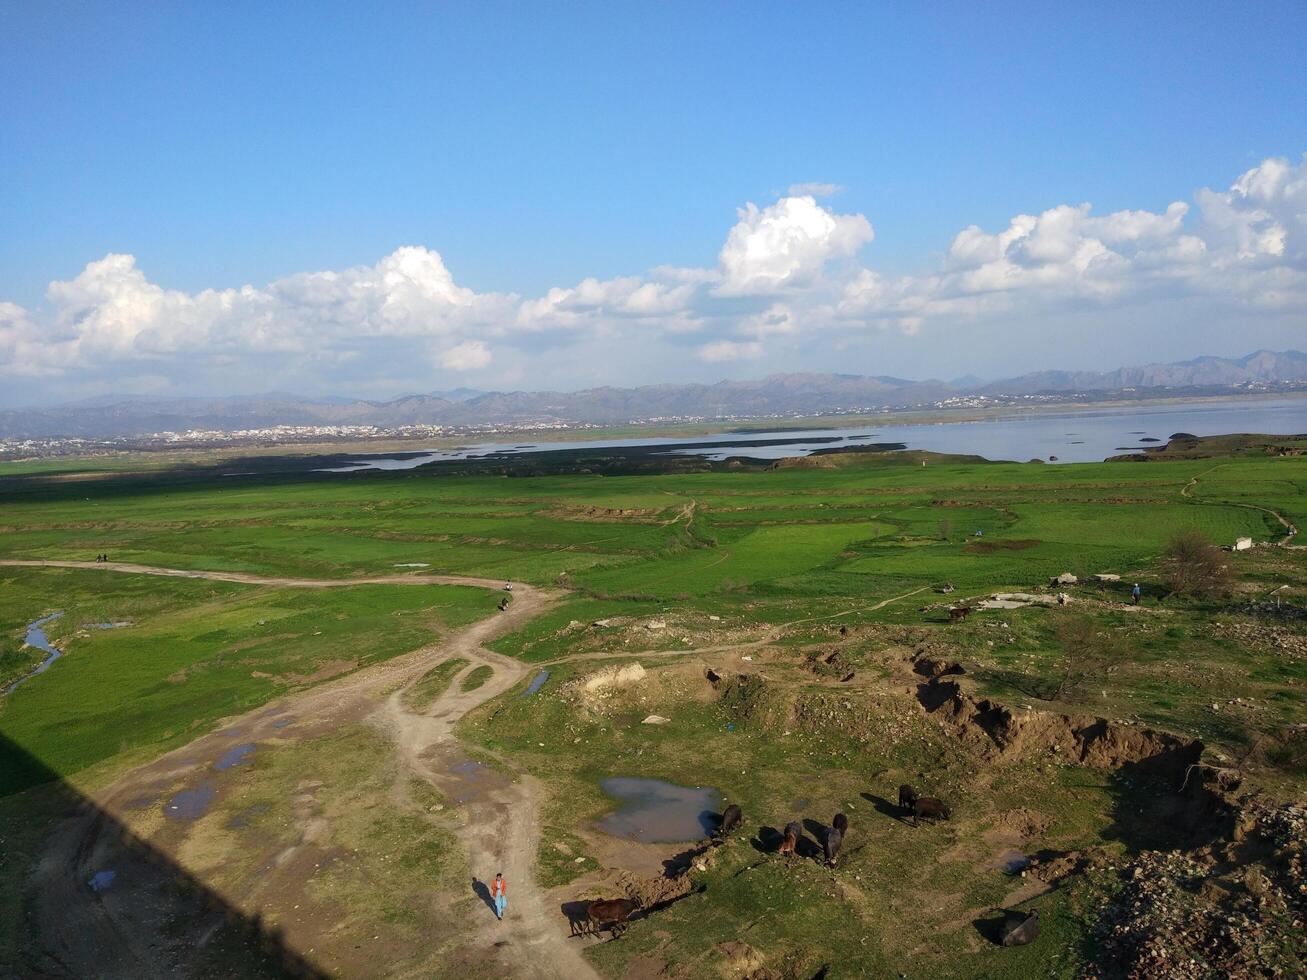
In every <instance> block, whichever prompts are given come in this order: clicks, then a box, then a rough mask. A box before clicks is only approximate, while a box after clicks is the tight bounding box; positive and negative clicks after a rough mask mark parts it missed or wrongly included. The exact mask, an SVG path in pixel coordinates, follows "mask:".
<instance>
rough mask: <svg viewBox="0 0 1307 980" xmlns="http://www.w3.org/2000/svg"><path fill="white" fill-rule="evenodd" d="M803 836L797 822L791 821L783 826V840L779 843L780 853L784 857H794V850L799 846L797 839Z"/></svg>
mask: <svg viewBox="0 0 1307 980" xmlns="http://www.w3.org/2000/svg"><path fill="white" fill-rule="evenodd" d="M802 836H803V828H802V827H800V826H799V821H797V820H792V821H790V822H789V823H787V824H786V825H785V839H784V840H783V841H781V846H780V853H781V854H783V855H784V856H785V857H794V850H795V848H797V847H798V846H799V838H800V837H802Z"/></svg>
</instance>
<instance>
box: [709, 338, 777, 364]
mask: <svg viewBox="0 0 1307 980" xmlns="http://www.w3.org/2000/svg"><path fill="white" fill-rule="evenodd" d="M761 356H762V344H759V343H757V342H756V341H748V342H744V343H739V342H736V341H732V340H717V341H714V342H713V343H711V344H704V345H703V346H702V347H700V348H699V360H701V361H708V362H709V363H712V364H719V363H721V362H723V361H746V360H755V359H756V358H759V357H761Z"/></svg>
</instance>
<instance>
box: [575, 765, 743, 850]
mask: <svg viewBox="0 0 1307 980" xmlns="http://www.w3.org/2000/svg"><path fill="white" fill-rule="evenodd" d="M599 785H600V788H601V789H602V790H603V791H604V792H605V793H607V794H608V795H609V796H611V797H614V798H615V799H617V800H620V801H621V802H622V806H621V807H620V808H619V809H618V810H616V811H615V812H613V813H610V814H608V815H607V816H605V817H603V818H602V819H600V820H599V829H600V830H602V831H604V832H605V833H607V834H611V835H612V836H614V837H625V838H626V839H628V840H635V841H640V842H642V843H646V844H666V843H685V842H689V841H697V840H702V839H703V838H704V837H707V836H708V835H709V834H711V833H712V832H713V830H714V829H715V828H716V827H717V819H718V814H719V813H720V812H721V807H722V796H721V794H720V793H719V792H717V790H715V789H713V788H712V787H710V786H696V787H690V786H677V785H676V784H675V783H668V782H664V781H663V780H661V779H639V778H635V777H629V776H616V777H613V778H611V779H605V780H604V781H603V782H602V783H600V784H599Z"/></svg>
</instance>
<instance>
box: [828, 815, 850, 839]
mask: <svg viewBox="0 0 1307 980" xmlns="http://www.w3.org/2000/svg"><path fill="white" fill-rule="evenodd" d="M830 825H831V826H832V827H834V828H835V829H836V830H838V831H839V832H840V836H841V837H843V836H845V835H846V834H848V832H849V818H848V817H846V816H845V815H844V814H842V813H837V814H835V819H834V820H832V821H831V822H830Z"/></svg>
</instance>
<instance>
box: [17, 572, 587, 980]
mask: <svg viewBox="0 0 1307 980" xmlns="http://www.w3.org/2000/svg"><path fill="white" fill-rule="evenodd" d="M0 565H6V566H11V567H12V566H19V567H22V566H55V567H64V568H90V569H98V570H102V571H106V572H119V573H132V574H142V575H165V576H175V577H183V578H201V579H213V580H216V581H227V582H241V583H244V584H249V585H262V586H269V587H276V588H328V587H339V586H348V585H360V584H393V585H406V584H411V585H424V584H442V585H443V584H452V585H470V586H478V587H483V588H495V589H498V588H500V587H502V584H503V583H502V582H501V581H500V580H489V579H480V578H464V577H458V576H445V575H404V576H394V577H385V578H366V579H343V580H312V579H298V578H288V577H287V578H283V577H273V576H258V575H247V574H243V573H235V572H203V571H194V570H177V569H167V568H153V567H147V566H140V565H130V564H123V563H117V562H109V563H105V562H64V561H49V562H45V561H14V560H3V561H0ZM555 599H556V597H555V596H554V595H553V594H552V593H549V592H546V591H543V590H540V589H535V588H532V587H530V586H526V585H516V586H515V588H514V592H513V601H512V604H511V605H510V606H509V607H508V609H507V611H505V612H502V613H498V614H495V615H493V616H491V617H488V618H486V619H483V620H481V621H479V622H477V623H474V624H473V625H471V626H469V627H467V628H465V629H463V630H460V631H458V632H456V633H453V634H451V635H449V636H447V637H444V638H442V639H441V641H440V642H438V643H435V644H432V645H431V646H428V647H424V648H422V649H420V650H416V651H414V652H412V653H409V654H406V655H404V656H401V657H397V658H394V659H392V660H390V661H387V662H386V663H384V664H379V665H377V666H375V667H372V668H368V669H365V670H361V671H358V672H356V673H354V674H350V675H347V676H345V677H343V678H341V679H339V680H337V681H334V682H330V683H326V684H323V685H321V686H318V687H315V688H311V689H309V690H307V691H305V692H302V693H300V694H296V695H292V696H289V697H286V698H282V699H280V700H279V701H278V702H277V703H276V705H275V707H273V708H271V709H270V708H269V706H267V705H265V706H263V707H260V708H258V709H256V710H254V711H251V712H249V713H247V714H245V715H242V716H239V717H236V718H231V719H226V720H225V721H224V722H223V723H222V724H221V726H220V727H219V729H218V730H217V731H215V732H213V733H211V734H208V735H205V736H203V737H201V738H199V739H196V740H195V741H193V742H191V743H189V744H188V745H186V746H184V747H183V748H180V749H177V750H175V751H173V752H169V753H167V754H166V755H164V756H163V757H161V758H160V759H158V760H156V761H154V762H152V763H150V764H149V765H146V766H142V767H140V768H138V769H136V770H133V771H131V772H128V773H126V774H124V775H122V776H120V777H119V778H118V779H116V780H115V781H114V783H113V784H112V785H110V786H109V787H107V788H106V789H105V790H103V791H101V792H97V793H95V794H94V798H93V800H92V801H91V803H90V805H85V806H83V807H81V808H80V810H79V812H78V813H77V814H76V815H75V816H73V817H71V818H70V819H68V820H66V821H65V822H64V823H63V824H61V825H60V826H59V828H58V829H57V830H56V832H55V833H54V834H53V835H52V837H51V839H50V841H49V843H48V845H47V848H46V851H45V853H44V854H43V856H42V859H41V861H40V863H39V866H38V868H37V870H36V872H35V874H34V878H33V885H34V893H35V900H36V911H37V916H36V919H37V921H38V922H39V924H40V928H41V935H40V942H39V946H40V950H41V969H42V972H48V973H49V974H50V975H55V976H99V977H124V978H126V977H133V978H138V977H185V976H194V975H196V971H194V970H193V969H191V968H190V963H189V960H188V955H187V954H188V950H189V949H190V948H192V947H190V946H188V943H191V942H207V937H208V936H210V935H212V934H214V933H216V932H217V931H218V929H219V927H220V925H221V922H220V917H219V918H214V920H213V922H212V923H211V924H208V923H206V922H205V921H202V917H197V918H196V920H195V921H193V922H190V923H188V927H187V928H183V929H182V930H181V931H180V933H179V932H178V929H179V927H178V924H177V922H176V918H177V916H176V910H175V907H174V906H172V905H167V903H162V904H161V902H160V900H159V898H158V896H157V894H155V893H156V892H158V891H160V890H162V889H163V888H164V887H167V888H175V883H174V882H171V881H170V882H165V883H163V884H161V885H158V887H153V888H152V890H151V891H150V892H149V893H148V894H146V893H143V889H142V888H140V887H138V888H132V887H129V886H128V885H127V884H124V885H122V886H115V887H113V888H109V889H107V890H105V891H104V892H103V893H98V892H96V891H94V890H93V889H90V888H88V887H87V882H88V880H90V879H92V878H93V876H94V875H95V874H96V872H97V869H100V868H105V867H111V866H112V867H117V868H119V869H122V868H125V867H131V866H132V865H133V862H134V861H135V862H137V863H139V862H140V861H141V857H140V851H141V848H140V847H139V846H137V845H135V842H133V841H132V840H130V835H124V834H123V831H122V828H123V827H124V826H126V825H128V824H129V823H130V822H131V821H132V819H133V818H135V819H136V820H139V819H140V805H139V801H140V800H141V799H142V798H143V797H149V796H151V794H157V793H158V789H159V787H160V786H164V785H177V784H178V780H187V779H190V780H192V782H194V781H195V780H197V779H199V778H200V775H197V773H208V772H211V771H212V760H214V759H216V758H221V757H222V754H223V753H224V752H228V751H230V750H231V748H232V746H233V745H234V744H237V743H241V744H251V743H257V744H258V745H260V746H261V747H266V748H267V750H268V751H276V746H277V745H278V744H285V742H286V740H287V739H288V738H305V737H312V736H313V735H314V734H321V733H323V732H330V731H335V730H339V729H340V728H342V727H343V726H345V725H350V724H356V723H358V722H367V723H371V724H374V725H377V726H379V727H381V728H382V729H383V730H384V731H386V732H387V733H388V734H389V735H390V736H391V740H392V744H393V747H394V751H395V753H396V757H397V759H398V760H399V761H400V763H401V765H400V767H399V773H400V776H399V778H397V779H396V781H395V782H396V787H397V788H400V787H401V786H402V784H406V783H407V782H408V781H409V780H410V778H411V777H412V776H415V775H416V776H417V777H419V778H422V779H425V780H427V781H428V782H430V783H431V784H432V785H434V786H435V787H436V788H437V789H438V790H441V791H442V792H443V793H445V794H446V796H447V798H455V799H457V798H458V797H457V789H458V785H457V784H458V783H459V781H460V778H461V777H460V776H459V775H458V773H457V770H458V769H459V765H458V763H459V760H462V759H465V758H466V755H465V752H464V750H463V749H462V748H461V747H460V744H459V742H458V740H457V739H456V738H455V737H454V734H453V729H454V725H455V724H456V722H457V721H458V720H459V719H460V718H461V717H463V715H465V714H466V713H467V712H468V711H470V710H472V709H473V708H476V707H477V706H479V705H481V704H483V703H485V702H486V701H488V700H490V699H491V698H494V697H496V696H497V695H499V694H502V693H503V692H504V691H506V690H508V689H509V688H511V687H512V686H513V685H514V684H516V683H517V682H518V681H519V680H521V679H522V678H523V676H524V675H525V674H526V673H527V672H528V670H529V668H527V667H526V666H524V665H523V664H521V663H519V662H517V661H515V660H512V659H510V658H508V657H504V656H501V655H499V654H496V653H494V652H492V651H490V650H488V649H487V648H486V647H485V644H486V643H487V642H489V641H490V640H492V639H494V638H495V637H497V636H500V635H503V634H505V633H508V632H511V631H513V630H515V629H518V628H520V627H521V626H522V625H523V624H524V623H525V622H526V621H527V620H529V619H531V618H533V617H535V616H537V615H539V614H540V613H541V612H542V611H544V610H545V609H547V608H548V607H549V606H550V605H551V604H552V603H553V602H554V601H555ZM453 657H458V658H462V659H465V660H467V661H468V662H469V663H468V666H467V667H465V668H463V670H462V671H461V672H460V673H459V675H457V676H456V677H455V678H454V682H453V683H451V684H450V685H449V688H448V690H446V692H445V693H444V694H442V695H441V696H440V697H439V698H438V699H437V700H436V701H435V702H434V704H432V705H431V706H430V707H429V708H427V709H426V710H425V711H422V712H420V713H418V712H414V711H411V710H409V709H408V708H407V707H406V706H405V704H404V699H403V693H404V691H405V690H406V689H407V688H408V687H409V686H411V685H412V684H414V683H416V682H417V681H418V680H419V679H420V678H421V677H422V676H423V674H424V673H426V672H427V671H428V670H430V669H431V667H433V666H434V665H436V664H438V663H440V662H441V661H444V660H446V659H449V658H453ZM480 665H485V666H488V667H490V668H491V669H492V670H493V671H494V673H493V676H492V677H491V678H490V680H489V681H487V682H486V683H485V684H483V685H482V686H480V687H478V688H477V689H475V690H473V691H463V690H462V689H461V685H460V684H459V679H460V678H461V677H462V676H463V675H464V674H466V673H467V672H469V671H471V670H472V669H474V668H475V667H477V666H480ZM291 715H293V716H294V718H295V719H296V724H295V727H294V732H296V733H299V734H296V735H288V734H287V732H289V731H290V729H283V728H282V724H283V722H281V721H280V720H279V719H282V718H285V717H288V716H291ZM261 750H262V748H261ZM540 799H541V797H540V787H539V786H538V785H537V784H536V783H535V782H534V781H533V780H531V779H530V778H529V777H526V776H522V775H519V776H517V777H516V778H513V779H509V778H507V777H504V778H499V779H492V780H488V781H486V782H485V783H484V785H482V786H481V787H480V790H479V792H478V794H476V796H475V797H474V798H471V799H469V800H467V802H466V803H465V804H464V805H463V807H462V810H463V812H462V813H461V815H460V816H461V819H460V822H459V827H458V829H457V831H456V832H457V834H458V837H459V839H460V841H461V843H462V844H463V846H464V847H465V848H466V851H467V856H468V860H469V864H470V866H471V869H472V871H473V873H474V874H475V875H477V876H478V877H479V878H480V879H481V880H483V881H488V880H490V879H492V878H493V877H494V875H495V873H496V872H499V871H502V872H503V873H504V875H505V877H506V879H507V880H508V881H509V882H510V895H509V899H510V905H509V913H508V916H507V921H506V922H505V923H504V924H500V923H499V922H497V921H496V920H495V918H494V917H493V915H491V914H489V910H488V909H485V908H479V909H477V914H476V915H474V916H472V919H471V921H470V922H468V923H467V927H466V929H465V931H464V932H463V936H462V938H461V940H460V948H459V958H460V960H463V959H465V960H466V961H467V962H468V963H469V964H471V963H475V964H477V968H478V972H482V971H488V972H492V973H494V974H495V975H499V976H523V977H528V976H529V977H541V978H560V980H562V978H565V980H584V978H591V977H597V974H596V973H595V972H594V971H593V970H592V969H591V968H590V966H589V965H588V963H587V962H586V961H585V960H584V958H583V957H582V956H581V952H580V945H579V944H578V943H577V942H576V941H569V940H568V932H567V922H566V920H565V919H563V918H562V916H561V914H560V911H559V909H558V908H557V907H556V906H554V907H552V908H551V907H550V906H549V905H548V904H547V903H546V899H545V896H544V894H543V893H542V892H541V890H540V889H539V888H538V887H537V886H536V883H535V866H536V850H537V844H538V821H537V814H538V811H539V807H540ZM133 811H135V813H134V812H133ZM317 819H319V818H315V817H313V816H312V814H311V813H310V812H308V811H307V810H306V813H305V816H304V826H303V827H302V828H301V844H300V845H296V847H302V848H304V849H307V848H308V847H309V845H311V844H312V843H313V841H314V836H315V833H317V832H318V831H317V829H315V826H314V821H315V820H317ZM149 846H150V847H151V848H153V849H156V850H158V851H159V852H161V854H162V858H163V861H164V862H166V863H168V864H167V866H168V867H169V868H170V869H171V870H172V871H174V873H176V874H177V876H178V877H180V878H183V879H184V878H186V877H187V873H186V870H185V869H186V860H185V855H186V854H187V853H192V852H193V850H194V848H195V846H196V842H195V841H194V840H191V839H188V838H187V837H186V832H185V830H184V829H180V826H179V825H177V826H174V825H165V827H164V831H163V832H161V833H156V834H155V835H153V836H152V837H150V839H149ZM296 847H292V848H290V849H289V851H283V852H281V853H279V854H277V855H276V860H275V862H274V863H273V864H271V865H270V867H269V868H268V869H267V874H266V875H264V876H263V877H261V878H260V879H259V880H257V881H255V882H252V883H251V884H250V885H249V890H248V892H247V893H246V894H244V895H240V896H231V897H230V898H227V897H226V896H221V897H222V898H223V899H224V901H227V902H229V903H230V904H231V905H233V906H236V905H239V906H240V907H241V908H243V909H245V910H246V911H248V907H249V906H251V905H253V906H256V907H257V908H258V914H260V915H262V914H264V912H265V911H270V910H269V909H268V907H267V903H269V902H274V901H275V896H277V895H278V889H277V881H276V879H277V877H278V875H279V874H287V875H288V874H291V873H293V869H294V868H295V867H296V854H295V853H294V852H295V851H296ZM188 848H189V849H190V850H188ZM170 862H175V866H174V865H172V864H171V863H170ZM158 863H160V862H158V861H156V862H155V864H156V865H157V864H158ZM141 870H143V869H141ZM123 877H124V879H125V880H126V879H130V878H132V877H133V876H131V875H124V876H123ZM135 877H136V878H137V879H139V880H146V879H147V877H148V876H146V875H145V874H144V873H142V874H140V875H137V876H135ZM155 877H156V878H158V874H157V873H156V874H155ZM197 877H202V876H197ZM198 884H199V885H200V886H201V887H203V886H204V882H203V881H202V880H201V881H199V882H198ZM165 906H166V907H165ZM296 908H298V906H296ZM276 911H277V912H278V913H279V914H278V915H276V916H275V917H276V918H277V919H278V921H279V926H278V934H279V940H280V943H281V945H282V947H283V948H284V949H285V950H288V951H289V952H291V953H292V954H297V955H298V956H299V957H302V958H303V960H304V962H301V963H299V964H297V965H296V969H298V970H299V971H301V972H312V971H313V969H314V968H315V963H316V960H315V954H314V953H313V952H311V951H310V950H313V949H315V948H316V949H317V950H319V951H320V950H321V949H322V946H321V944H322V943H323V942H324V937H325V940H326V941H330V934H331V930H330V929H329V928H324V923H321V922H317V923H314V922H308V923H304V922H301V921H300V920H296V919H295V917H294V915H293V914H288V913H290V910H288V909H277V910H276ZM325 925H326V926H329V925H330V924H329V923H328V924H325ZM178 934H180V935H181V937H182V938H181V940H180V941H179V940H178ZM314 944H318V945H317V946H316V947H315V946H314ZM345 955H346V956H348V954H345ZM366 955H367V957H368V958H367V959H366V960H364V959H356V960H354V961H352V966H351V967H350V968H348V969H347V970H343V971H341V972H347V973H348V974H349V975H368V976H388V975H392V971H390V970H389V969H387V966H386V960H385V957H384V955H382V956H380V957H379V956H378V955H377V954H376V953H368V954H366ZM335 962H337V963H340V962H342V960H341V959H340V958H336V959H335ZM346 962H350V961H348V960H346Z"/></svg>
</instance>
